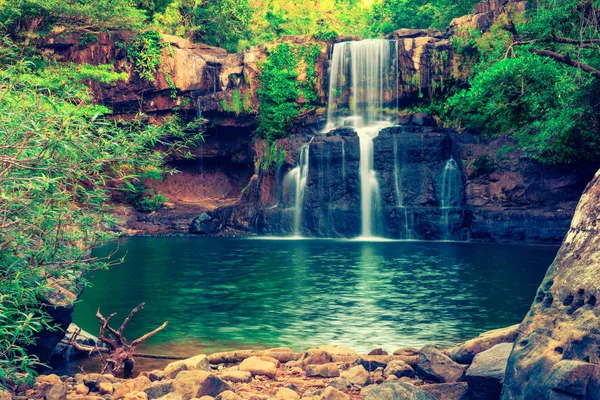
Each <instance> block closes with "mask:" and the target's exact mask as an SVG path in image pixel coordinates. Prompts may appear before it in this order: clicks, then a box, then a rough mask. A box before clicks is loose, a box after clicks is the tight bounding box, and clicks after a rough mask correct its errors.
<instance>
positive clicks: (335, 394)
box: [320, 386, 350, 400]
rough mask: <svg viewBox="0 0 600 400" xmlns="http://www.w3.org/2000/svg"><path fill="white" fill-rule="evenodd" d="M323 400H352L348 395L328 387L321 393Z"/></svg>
mask: <svg viewBox="0 0 600 400" xmlns="http://www.w3.org/2000/svg"><path fill="white" fill-rule="evenodd" d="M320 397H321V400H350V396H348V395H347V394H346V393H344V392H342V391H340V390H338V389H336V388H334V387H331V386H328V387H326V388H325V389H324V390H323V391H322V392H321V395H320Z"/></svg>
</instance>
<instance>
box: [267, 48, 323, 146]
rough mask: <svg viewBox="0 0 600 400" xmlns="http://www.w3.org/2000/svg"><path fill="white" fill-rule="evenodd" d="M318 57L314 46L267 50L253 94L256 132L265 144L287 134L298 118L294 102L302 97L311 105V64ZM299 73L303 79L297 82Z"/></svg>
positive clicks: (313, 101) (296, 105)
mask: <svg viewBox="0 0 600 400" xmlns="http://www.w3.org/2000/svg"><path fill="white" fill-rule="evenodd" d="M319 54H320V50H319V47H318V46H316V45H308V46H302V45H300V46H294V45H292V44H290V43H280V44H278V45H276V46H275V47H273V48H271V49H270V50H269V55H268V57H267V59H266V60H265V61H264V64H263V66H262V72H261V75H260V87H259V89H258V90H257V94H258V100H259V106H258V132H259V133H260V134H261V135H262V136H263V137H264V138H265V139H267V141H269V142H272V141H273V140H275V139H276V138H278V137H283V136H286V135H288V134H290V133H291V129H292V125H293V122H294V119H295V118H296V117H297V116H298V115H299V114H300V107H299V105H298V98H299V97H300V96H301V95H302V96H303V97H304V99H305V101H306V104H307V105H310V104H311V103H315V102H316V101H317V100H318V99H317V95H316V92H315V81H316V77H315V73H316V70H315V63H316V58H317V56H318V55H319ZM299 69H301V70H303V72H304V75H305V79H304V80H302V81H301V80H299V79H298V77H299V75H300V74H299V71H298V70H299Z"/></svg>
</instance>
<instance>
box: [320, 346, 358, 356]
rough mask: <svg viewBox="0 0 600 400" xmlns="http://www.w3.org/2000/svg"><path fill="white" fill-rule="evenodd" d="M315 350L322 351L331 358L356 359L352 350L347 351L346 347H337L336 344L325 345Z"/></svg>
mask: <svg viewBox="0 0 600 400" xmlns="http://www.w3.org/2000/svg"><path fill="white" fill-rule="evenodd" d="M316 350H323V351H325V352H326V353H328V354H331V355H332V356H339V357H356V356H357V354H356V352H355V351H354V350H352V349H349V348H348V347H344V346H338V345H337V344H327V345H324V346H317V347H316Z"/></svg>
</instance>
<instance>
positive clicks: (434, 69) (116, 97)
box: [43, 0, 525, 126]
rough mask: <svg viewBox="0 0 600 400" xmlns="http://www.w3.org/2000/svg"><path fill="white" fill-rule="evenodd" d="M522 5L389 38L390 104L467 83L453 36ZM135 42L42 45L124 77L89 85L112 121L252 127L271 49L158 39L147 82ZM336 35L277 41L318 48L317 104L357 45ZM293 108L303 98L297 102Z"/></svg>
mask: <svg viewBox="0 0 600 400" xmlns="http://www.w3.org/2000/svg"><path fill="white" fill-rule="evenodd" d="M524 4H525V3H524V2H507V1H504V0H502V1H489V0H488V1H485V2H482V3H480V4H478V5H477V7H476V8H475V13H474V14H472V15H467V16H464V17H461V18H457V19H455V20H454V21H452V23H451V25H450V27H448V29H447V30H446V31H445V32H439V31H435V30H431V29H400V30H398V31H396V32H393V33H392V34H390V35H389V37H388V39H390V40H395V41H397V42H398V49H399V52H398V65H399V70H400V74H399V77H398V81H399V85H398V91H397V93H396V94H395V96H394V99H393V101H394V102H395V101H396V100H398V102H399V103H400V104H410V103H411V102H412V101H414V100H415V99H417V98H418V97H419V94H425V95H427V94H429V93H431V92H434V91H436V90H444V89H445V88H448V87H449V85H451V84H456V83H460V82H461V81H462V80H464V79H466V75H465V74H466V72H467V70H468V68H467V67H466V66H465V65H466V64H465V62H464V60H463V59H462V58H461V57H462V56H461V55H459V54H457V53H456V51H455V48H454V46H453V44H452V41H453V37H454V36H456V35H460V34H461V33H464V32H465V31H470V30H472V29H478V30H480V31H482V32H483V31H486V30H488V29H489V28H490V26H491V25H492V23H493V22H494V21H495V20H496V19H497V17H498V16H499V15H500V14H501V13H503V12H505V11H506V10H507V9H508V8H509V7H511V8H519V9H524ZM132 39H133V38H132V37H131V34H130V33H128V32H119V33H112V34H100V35H98V36H97V41H96V42H94V43H85V40H83V41H82V40H81V37H80V36H79V35H71V36H68V37H63V38H55V39H53V40H51V41H49V42H47V43H44V44H43V47H44V48H45V50H46V52H49V53H52V54H54V55H55V56H58V57H59V58H61V59H62V60H64V61H71V62H75V63H90V64H112V65H114V66H115V67H116V69H117V70H118V71H120V72H127V73H128V74H129V78H128V80H127V81H126V82H121V83H118V84H117V85H116V86H112V85H104V84H95V87H94V89H95V90H94V92H95V94H96V98H97V99H98V101H100V102H102V103H104V104H106V105H107V106H110V107H112V108H113V110H114V112H115V114H116V115H118V116H119V117H121V118H127V117H128V115H130V114H133V115H135V114H136V113H138V112H144V113H145V114H147V115H150V116H151V117H155V118H159V117H161V116H163V115H165V114H171V113H173V112H174V110H178V111H179V112H184V113H185V112H187V113H191V114H193V115H195V114H196V113H197V112H198V111H202V112H203V114H204V115H205V116H208V117H211V118H215V119H217V121H218V123H222V124H225V125H231V124H234V125H236V126H251V125H252V119H253V116H254V115H255V113H256V110H257V97H256V89H257V88H258V87H259V84H260V83H259V80H258V77H259V75H260V63H261V62H262V61H263V60H264V59H265V58H266V57H267V53H268V51H267V50H268V48H269V47H270V46H272V45H274V43H270V44H266V45H261V46H256V47H252V48H251V49H249V50H248V51H245V52H242V53H236V54H228V53H227V52H226V51H225V50H224V49H221V48H217V47H211V46H207V45H204V44H200V43H192V42H190V41H188V40H186V39H182V38H178V37H175V36H170V35H163V36H162V41H163V42H164V43H166V44H167V46H166V47H165V48H164V49H163V52H162V62H161V67H160V68H159V70H158V71H157V72H156V74H155V75H154V81H153V82H148V81H146V80H143V79H141V78H140V77H139V75H138V74H137V73H136V72H135V68H134V66H133V65H132V62H131V61H130V60H129V59H128V57H127V43H129V42H131V40H132ZM356 39H358V38H347V37H340V38H337V39H335V40H333V41H329V42H324V41H319V40H316V39H314V38H308V37H292V36H288V37H284V38H283V39H282V40H281V41H280V42H288V43H291V44H294V45H305V44H314V43H316V44H318V45H319V48H320V49H321V54H320V55H319V57H318V58H317V62H316V65H315V71H316V82H315V90H316V92H317V95H318V102H317V103H318V104H317V106H325V105H326V101H327V98H326V93H327V90H328V78H327V75H328V74H327V70H328V58H329V54H330V52H331V46H332V45H333V44H334V43H335V42H339V41H347V40H356ZM234 96H240V98H242V99H243V98H244V97H247V98H248V101H249V103H250V107H247V108H246V109H244V110H241V112H239V113H237V114H234V113H233V112H230V111H228V110H227V107H225V109H224V107H223V105H227V104H231V102H232V101H233V97H234ZM298 101H299V103H302V102H303V99H301V98H299V99H298Z"/></svg>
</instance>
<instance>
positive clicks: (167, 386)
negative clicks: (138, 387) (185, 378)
mask: <svg viewBox="0 0 600 400" xmlns="http://www.w3.org/2000/svg"><path fill="white" fill-rule="evenodd" d="M172 390H173V382H172V381H167V382H154V383H153V384H152V385H151V386H150V387H148V388H146V389H145V390H144V392H146V394H147V395H148V399H149V400H154V399H159V398H161V397H164V396H166V395H168V394H170V393H171V391H172Z"/></svg>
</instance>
